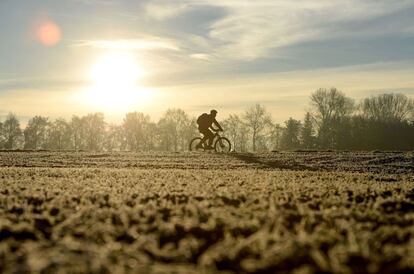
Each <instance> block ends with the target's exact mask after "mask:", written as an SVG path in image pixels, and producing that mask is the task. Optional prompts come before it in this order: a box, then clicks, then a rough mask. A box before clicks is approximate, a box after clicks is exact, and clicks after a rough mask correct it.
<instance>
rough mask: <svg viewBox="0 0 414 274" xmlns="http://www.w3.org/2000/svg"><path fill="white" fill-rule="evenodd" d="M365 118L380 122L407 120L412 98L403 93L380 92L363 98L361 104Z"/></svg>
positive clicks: (410, 111) (412, 104)
mask: <svg viewBox="0 0 414 274" xmlns="http://www.w3.org/2000/svg"><path fill="white" fill-rule="evenodd" d="M360 107H361V111H362V115H363V116H364V117H365V118H368V119H372V120H375V121H381V122H401V121H404V120H408V119H409V116H410V114H412V112H413V109H414V100H413V99H410V98H408V97H407V96H405V95H404V94H394V93H390V94H381V95H378V96H372V97H370V98H365V99H364V100H363V101H362V103H361V105H360Z"/></svg>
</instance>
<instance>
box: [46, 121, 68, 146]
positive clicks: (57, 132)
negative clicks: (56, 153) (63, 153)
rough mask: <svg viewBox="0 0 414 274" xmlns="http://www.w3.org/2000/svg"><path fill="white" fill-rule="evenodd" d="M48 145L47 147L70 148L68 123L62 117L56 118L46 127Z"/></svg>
mask: <svg viewBox="0 0 414 274" xmlns="http://www.w3.org/2000/svg"><path fill="white" fill-rule="evenodd" d="M47 135H48V137H47V138H48V142H47V143H48V145H47V147H48V148H49V149H56V150H62V149H70V148H72V142H71V135H72V130H71V127H70V124H69V123H68V122H67V121H66V120H65V119H63V118H59V119H56V120H55V121H53V122H52V123H50V125H49V127H48V134H47Z"/></svg>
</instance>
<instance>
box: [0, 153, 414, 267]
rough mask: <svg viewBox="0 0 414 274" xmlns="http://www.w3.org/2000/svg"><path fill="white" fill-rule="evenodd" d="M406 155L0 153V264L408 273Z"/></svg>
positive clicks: (411, 209) (410, 205)
mask: <svg viewBox="0 0 414 274" xmlns="http://www.w3.org/2000/svg"><path fill="white" fill-rule="evenodd" d="M412 157H413V156H412V154H407V153H391V154H390V153H377V152H376V153H360V154H357V153H345V154H343V153H328V152H325V153H315V152H313V153H312V152H297V153H277V154H259V155H251V154H232V155H220V154H198V153H140V154H136V153H111V154H91V153H57V152H39V153H36V152H32V153H24V152H18V153H17V152H16V153H0V166H1V167H0V272H3V273H15V272H19V271H20V272H29V271H31V272H35V273H39V272H42V273H56V272H61V273H63V272H65V273H66V272H72V273H78V272H90V273H98V272H99V273H122V272H137V273H148V272H150V273H200V272H202V273H203V272H204V273H217V272H220V273H221V272H222V273H275V272H290V271H296V272H298V273H312V272H336V273H348V272H358V271H360V272H404V271H407V272H410V271H413V270H414V226H413V222H414V175H413V173H412V172H411V171H412V170H413V168H414V162H413V158H412ZM410 161H411V162H410ZM381 167H382V169H381ZM373 171H374V173H373ZM378 171H381V172H378Z"/></svg>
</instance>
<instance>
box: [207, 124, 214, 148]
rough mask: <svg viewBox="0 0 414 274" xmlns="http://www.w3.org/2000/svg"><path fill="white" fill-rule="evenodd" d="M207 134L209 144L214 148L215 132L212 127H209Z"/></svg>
mask: <svg viewBox="0 0 414 274" xmlns="http://www.w3.org/2000/svg"><path fill="white" fill-rule="evenodd" d="M206 136H207V145H208V147H209V148H212V147H213V146H212V145H213V139H214V133H213V132H212V131H211V130H210V129H207V131H206Z"/></svg>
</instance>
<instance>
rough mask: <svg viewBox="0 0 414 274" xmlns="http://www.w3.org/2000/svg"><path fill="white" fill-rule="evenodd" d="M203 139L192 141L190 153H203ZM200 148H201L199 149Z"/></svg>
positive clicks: (198, 138)
mask: <svg viewBox="0 0 414 274" xmlns="http://www.w3.org/2000/svg"><path fill="white" fill-rule="evenodd" d="M201 141H202V139H201V138H200V137H195V138H194V139H192V140H191V141H190V146H189V148H188V149H189V150H190V151H203V150H204V149H203V147H202V146H200V144H201ZM198 146H200V147H198Z"/></svg>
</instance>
